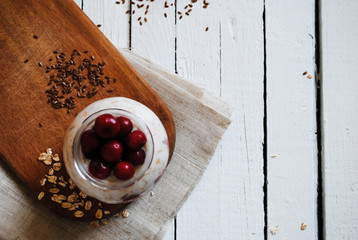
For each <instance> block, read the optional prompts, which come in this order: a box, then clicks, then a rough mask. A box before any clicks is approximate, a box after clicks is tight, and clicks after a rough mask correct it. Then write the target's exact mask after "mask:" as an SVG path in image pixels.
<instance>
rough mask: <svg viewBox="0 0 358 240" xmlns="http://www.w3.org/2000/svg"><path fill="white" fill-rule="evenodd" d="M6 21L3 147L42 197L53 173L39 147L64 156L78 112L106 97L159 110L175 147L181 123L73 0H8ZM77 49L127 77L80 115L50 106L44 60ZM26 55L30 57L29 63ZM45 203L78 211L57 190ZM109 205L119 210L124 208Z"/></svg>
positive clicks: (1, 33) (2, 18) (0, 35)
mask: <svg viewBox="0 0 358 240" xmlns="http://www.w3.org/2000/svg"><path fill="white" fill-rule="evenodd" d="M45 2H46V4H45ZM59 22H61V24H59ZM0 24H1V27H0V52H1V54H2V57H1V59H0V66H1V71H0V77H1V79H4V81H1V82H0V89H1V90H0V96H1V98H2V99H3V100H2V104H1V109H0V111H1V129H0V142H2V143H3V144H2V145H1V146H0V153H1V156H2V158H4V159H5V160H6V161H7V162H8V163H9V165H10V167H11V168H12V169H13V170H14V171H15V172H16V173H17V174H18V176H19V178H20V179H21V180H22V181H23V182H24V183H25V184H27V185H28V186H29V187H30V189H31V190H32V191H33V192H34V193H35V194H36V195H37V194H38V193H39V192H40V191H42V189H41V186H40V184H39V180H40V179H41V178H42V177H44V175H45V174H46V173H47V170H46V167H45V166H44V165H43V164H42V163H40V162H38V161H37V160H36V159H37V157H38V155H39V153H41V152H43V151H44V149H45V148H47V147H50V146H51V147H52V148H53V150H54V152H55V153H59V154H60V156H61V157H62V154H61V152H62V151H61V149H62V144H61V143H62V142H63V138H64V135H65V132H66V130H67V127H68V126H69V124H70V122H71V121H72V119H73V117H74V115H75V114H76V113H77V112H79V111H80V110H81V109H82V108H84V107H85V106H87V105H88V104H90V103H92V102H94V101H96V100H99V99H102V98H105V97H110V96H118V95H119V96H123V97H129V98H132V99H135V100H138V101H139V102H141V103H143V104H144V105H147V106H148V107H149V108H151V109H152V110H153V111H154V112H155V113H156V114H157V115H158V116H159V118H160V119H161V120H162V122H163V124H164V126H165V128H166V130H167V133H168V136H169V139H170V148H171V152H173V150H174V143H175V127H174V122H173V119H172V117H171V114H170V112H169V110H168V108H167V107H166V105H165V104H164V102H163V101H162V100H161V99H160V98H159V96H158V95H157V94H156V93H155V92H154V91H153V90H152V89H151V88H150V86H149V85H148V84H147V83H146V82H145V81H144V80H143V78H142V77H141V76H140V75H139V74H138V73H137V72H136V71H135V70H134V68H133V67H131V66H130V64H129V63H128V62H127V61H126V60H125V59H124V58H123V57H122V55H121V54H120V53H119V52H118V51H117V50H116V48H115V47H114V46H113V45H112V44H111V42H110V41H109V40H108V39H106V38H105V36H104V35H103V34H102V33H101V32H100V31H99V30H98V28H97V27H96V26H95V25H94V24H93V23H92V22H91V21H90V19H89V18H88V17H87V16H86V15H85V14H84V13H83V12H82V11H81V10H80V9H79V8H78V7H77V6H76V4H75V3H74V2H73V1H72V0H60V1H50V2H49V1H36V2H34V1H27V0H22V1H21V0H16V1H11V2H1V3H0ZM33 35H37V36H38V39H34V38H33ZM84 48H85V49H84ZM73 49H78V50H80V51H81V50H82V51H83V50H89V51H90V53H91V54H93V55H94V56H96V60H97V59H98V61H105V62H106V63H107V65H106V70H105V72H106V74H107V75H108V76H112V77H113V76H115V77H116V78H118V79H119V81H117V83H116V84H115V85H114V84H112V87H113V89H114V92H112V93H107V92H106V91H99V93H98V94H97V95H96V96H95V97H93V98H91V99H82V101H77V108H75V109H74V110H73V111H72V114H66V112H65V110H63V109H61V110H54V109H52V108H51V107H50V105H49V104H47V99H46V95H45V93H44V91H45V89H47V88H48V87H47V82H48V80H47V74H45V69H44V68H40V67H38V62H43V63H44V65H45V63H47V61H48V58H49V57H50V56H52V51H54V50H57V51H60V52H65V53H67V54H70V53H71V52H72V50H73ZM25 59H28V60H29V62H28V63H26V64H25V63H24V60H25ZM96 60H95V61H96ZM9 62H11V64H9ZM39 123H41V124H42V125H43V127H42V128H40V127H39ZM34 136H36V137H35V138H34ZM63 174H65V173H63ZM50 187H51V186H50ZM43 202H44V203H45V204H46V205H48V206H49V207H50V208H51V209H53V210H54V211H56V212H57V213H59V214H61V215H65V216H69V217H71V216H73V213H72V212H69V211H63V210H62V208H61V207H60V205H59V204H57V203H54V202H53V201H51V199H50V197H49V196H46V197H45V198H44V200H43ZM106 207H108V208H111V209H112V212H115V211H118V210H119V209H120V207H121V206H120V205H111V206H106ZM90 218H94V214H86V215H85V217H84V218H83V219H90Z"/></svg>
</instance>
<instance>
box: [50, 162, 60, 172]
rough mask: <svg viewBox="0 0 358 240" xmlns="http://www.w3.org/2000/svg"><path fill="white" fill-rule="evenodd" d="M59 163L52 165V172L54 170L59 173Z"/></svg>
mask: <svg viewBox="0 0 358 240" xmlns="http://www.w3.org/2000/svg"><path fill="white" fill-rule="evenodd" d="M61 165H62V164H61V163H54V164H53V166H52V167H53V170H55V171H60V170H61Z"/></svg>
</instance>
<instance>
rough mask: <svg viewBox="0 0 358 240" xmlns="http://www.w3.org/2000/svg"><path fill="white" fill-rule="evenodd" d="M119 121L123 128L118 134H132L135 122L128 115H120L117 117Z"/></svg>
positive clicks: (122, 135) (123, 135) (124, 135)
mask: <svg viewBox="0 0 358 240" xmlns="http://www.w3.org/2000/svg"><path fill="white" fill-rule="evenodd" d="M117 121H118V122H119V124H120V125H121V130H119V133H118V135H119V136H120V137H126V136H128V134H130V133H131V132H132V130H133V123H132V121H131V120H129V119H128V118H126V117H119V118H117Z"/></svg>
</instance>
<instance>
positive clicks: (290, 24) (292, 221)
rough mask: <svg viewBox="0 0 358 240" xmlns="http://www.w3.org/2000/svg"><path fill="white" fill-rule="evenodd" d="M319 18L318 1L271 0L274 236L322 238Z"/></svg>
mask: <svg viewBox="0 0 358 240" xmlns="http://www.w3.org/2000/svg"><path fill="white" fill-rule="evenodd" d="M314 19H315V18H314V1H313V0H303V1H294V0H290V1H287V0H278V1H266V54H267V173H268V176H267V180H268V187H267V189H268V193H267V194H268V195H267V212H268V213H267V214H268V215H267V219H268V224H267V227H268V229H267V230H268V233H267V234H268V237H269V239H317V217H316V211H317V203H316V200H317V188H316V184H317V142H316V141H317V139H316V134H315V132H316V115H315V113H316V106H315V103H316V98H315V76H314V75H315V74H314V71H315V68H314V65H315V63H314ZM305 71H307V72H308V74H307V75H312V78H311V79H309V78H308V77H307V75H305V76H304V75H303V73H304V72H305ZM302 223H304V225H307V228H306V229H305V230H301V224H302ZM277 230H278V231H277ZM276 231H277V232H276Z"/></svg>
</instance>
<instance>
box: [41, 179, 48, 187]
mask: <svg viewBox="0 0 358 240" xmlns="http://www.w3.org/2000/svg"><path fill="white" fill-rule="evenodd" d="M46 180H47V179H46V178H42V179H41V180H40V185H41V186H44V185H45V183H46Z"/></svg>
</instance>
